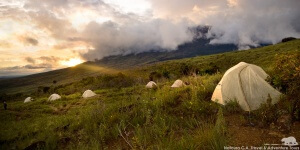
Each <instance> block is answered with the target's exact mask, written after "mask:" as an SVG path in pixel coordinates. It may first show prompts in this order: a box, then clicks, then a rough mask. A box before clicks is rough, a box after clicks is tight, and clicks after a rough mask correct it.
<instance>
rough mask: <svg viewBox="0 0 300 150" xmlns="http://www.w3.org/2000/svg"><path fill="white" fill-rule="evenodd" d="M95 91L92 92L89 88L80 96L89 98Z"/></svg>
mask: <svg viewBox="0 0 300 150" xmlns="http://www.w3.org/2000/svg"><path fill="white" fill-rule="evenodd" d="M95 95H96V93H94V92H93V91H91V90H86V91H85V92H84V93H83V94H82V97H83V98H89V97H93V96H95Z"/></svg>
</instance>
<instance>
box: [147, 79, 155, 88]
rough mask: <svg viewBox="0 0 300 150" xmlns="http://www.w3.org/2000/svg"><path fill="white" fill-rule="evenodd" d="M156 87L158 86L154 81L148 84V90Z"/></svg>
mask: <svg viewBox="0 0 300 150" xmlns="http://www.w3.org/2000/svg"><path fill="white" fill-rule="evenodd" d="M155 87H157V85H156V83H155V82H154V81H150V82H148V84H147V85H146V88H149V89H151V88H155Z"/></svg>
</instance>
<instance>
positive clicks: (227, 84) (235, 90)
mask: <svg viewBox="0 0 300 150" xmlns="http://www.w3.org/2000/svg"><path fill="white" fill-rule="evenodd" d="M267 76H268V75H267V74H266V73H265V71H264V70H263V69H262V68H260V67H258V66H256V65H253V64H247V63H245V62H240V63H239V64H237V65H235V66H233V67H232V68H230V69H229V70H227V71H226V72H225V74H224V76H223V77H222V79H221V81H220V82H219V84H218V85H217V87H216V88H215V91H214V93H213V95H212V98H211V99H212V101H215V102H218V103H220V104H223V105H225V104H226V103H227V102H229V101H231V100H236V101H237V102H238V103H239V104H240V106H241V108H242V109H243V110H245V111H251V110H256V109H258V108H259V107H260V105H261V104H262V103H265V102H266V101H267V99H268V95H270V97H271V98H272V104H274V103H276V102H278V100H279V97H280V94H281V93H280V92H278V91H277V90H276V89H274V88H273V87H272V86H271V85H269V84H268V82H266V81H265V79H266V78H267Z"/></svg>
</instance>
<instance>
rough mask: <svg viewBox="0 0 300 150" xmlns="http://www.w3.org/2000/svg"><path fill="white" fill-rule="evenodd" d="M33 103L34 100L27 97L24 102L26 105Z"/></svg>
mask: <svg viewBox="0 0 300 150" xmlns="http://www.w3.org/2000/svg"><path fill="white" fill-rule="evenodd" d="M31 101H33V99H32V98H31V97H27V98H26V99H25V100H24V103H29V102H31Z"/></svg>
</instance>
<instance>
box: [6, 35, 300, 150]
mask: <svg viewBox="0 0 300 150" xmlns="http://www.w3.org/2000/svg"><path fill="white" fill-rule="evenodd" d="M299 45H300V40H296V41H291V42H288V43H281V44H278V45H274V46H267V47H263V48H259V49H254V50H248V51H239V52H230V53H224V54H218V55H211V56H203V57H195V58H190V59H182V60H175V61H167V62H163V63H159V64H155V65H151V66H144V67H141V68H136V69H134V70H129V71H124V74H125V75H124V74H118V75H115V76H101V77H91V78H86V79H83V80H81V81H77V82H73V83H71V84H65V85H60V86H57V87H51V88H50V89H49V91H48V93H47V92H46V93H39V92H33V93H32V95H34V99H35V101H33V102H30V103H25V104H24V103H23V100H22V101H10V102H8V110H6V111H4V110H3V109H1V111H0V120H1V122H0V149H25V148H27V149H39V148H40V149H216V150H218V149H223V147H224V146H225V145H227V144H230V140H231V139H232V135H231V134H228V129H227V128H228V127H230V126H228V124H227V123H226V120H225V119H226V116H230V115H232V114H240V115H241V116H240V117H241V118H243V116H244V115H243V112H242V111H241V110H240V109H239V107H238V106H237V105H236V104H234V103H233V104H230V105H227V106H226V107H223V106H219V105H218V104H216V103H213V102H211V101H210V98H211V95H212V92H213V90H214V88H215V86H216V85H217V83H218V82H219V80H220V79H221V77H222V75H223V73H224V71H225V70H227V69H228V68H230V67H231V66H233V65H235V64H237V63H238V62H240V61H245V62H248V63H253V64H257V65H259V66H261V67H262V68H263V69H265V70H266V71H267V72H268V73H271V72H272V69H273V68H274V66H273V64H274V61H273V60H274V59H275V55H276V54H283V55H284V54H287V55H288V53H297V52H299V50H300V48H299ZM193 72H196V73H197V75H196V76H195V77H191V76H190V74H191V73H193ZM148 78H153V79H154V80H155V81H157V82H158V88H157V89H145V87H144V86H145V83H146V82H147V80H148ZM177 78H181V79H182V80H183V81H186V82H189V83H190V85H188V86H186V87H182V88H176V89H173V88H170V86H171V84H172V82H173V81H174V80H175V79H177ZM124 80H125V81H124ZM88 88H90V89H92V90H94V91H95V92H96V93H97V96H95V97H93V98H88V99H83V98H81V94H82V91H83V90H84V89H88ZM51 92H57V93H58V94H60V95H62V99H61V100H57V101H54V102H48V101H47V98H48V96H49V94H50V93H51ZM23 96H24V95H23ZM23 96H21V97H22V99H25V97H23ZM281 104H282V106H283V105H284V106H286V107H285V108H284V110H288V109H289V108H290V107H289V106H291V103H289V102H285V101H283V103H281ZM276 108H277V106H276ZM278 109H279V107H278ZM280 109H281V108H280ZM270 112H275V111H274V107H273V106H272V107H269V106H262V109H261V110H259V111H258V112H257V113H256V114H255V115H254V118H253V119H254V120H253V122H254V123H255V121H257V122H259V121H260V120H263V121H265V122H263V123H264V125H265V124H269V123H271V122H272V121H274V119H276V118H275V117H277V116H270V117H265V116H268V113H270ZM244 118H246V117H244ZM242 120H245V119H242ZM260 122H261V121H260ZM264 125H262V127H263V128H265V126H264Z"/></svg>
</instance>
